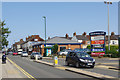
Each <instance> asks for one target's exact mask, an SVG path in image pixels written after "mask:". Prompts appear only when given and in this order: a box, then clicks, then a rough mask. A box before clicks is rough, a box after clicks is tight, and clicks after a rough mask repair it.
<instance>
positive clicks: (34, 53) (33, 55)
mask: <svg viewBox="0 0 120 80" xmlns="http://www.w3.org/2000/svg"><path fill="white" fill-rule="evenodd" d="M36 55H38V60H40V59H42V55H41V54H40V53H39V52H33V53H32V54H31V56H30V58H31V59H35V56H36Z"/></svg>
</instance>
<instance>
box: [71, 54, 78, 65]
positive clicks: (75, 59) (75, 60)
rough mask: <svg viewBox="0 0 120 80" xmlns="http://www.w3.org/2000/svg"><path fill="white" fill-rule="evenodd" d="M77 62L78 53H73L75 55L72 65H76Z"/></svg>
mask: <svg viewBox="0 0 120 80" xmlns="http://www.w3.org/2000/svg"><path fill="white" fill-rule="evenodd" d="M76 62H77V56H76V53H73V55H72V63H73V64H76Z"/></svg>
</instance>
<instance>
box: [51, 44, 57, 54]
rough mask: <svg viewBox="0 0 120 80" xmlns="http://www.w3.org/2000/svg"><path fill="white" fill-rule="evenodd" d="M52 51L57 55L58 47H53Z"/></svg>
mask: <svg viewBox="0 0 120 80" xmlns="http://www.w3.org/2000/svg"><path fill="white" fill-rule="evenodd" d="M52 50H53V54H57V51H58V45H57V44H55V45H54V46H53V47H52Z"/></svg>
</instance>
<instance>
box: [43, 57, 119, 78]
mask: <svg viewBox="0 0 120 80" xmlns="http://www.w3.org/2000/svg"><path fill="white" fill-rule="evenodd" d="M43 61H46V62H51V63H53V62H54V60H51V59H43ZM64 61H65V59H59V65H62V66H65V63H64ZM97 63H101V64H102V63H106V64H105V66H104V65H96V66H95V68H93V69H91V68H80V69H83V70H86V71H91V72H95V73H99V74H103V75H109V76H113V77H116V78H118V75H119V71H118V70H113V69H108V68H107V67H106V65H107V66H109V65H110V66H114V67H118V65H119V60H109V59H107V58H103V59H102V58H101V59H96V64H97ZM108 63H109V64H108ZM112 63H116V64H112ZM65 67H68V66H65ZM70 67H73V68H75V67H74V66H70Z"/></svg>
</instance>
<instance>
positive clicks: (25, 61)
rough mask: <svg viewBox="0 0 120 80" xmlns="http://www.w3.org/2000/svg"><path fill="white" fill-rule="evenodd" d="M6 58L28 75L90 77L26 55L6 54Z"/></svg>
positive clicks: (38, 76) (37, 76)
mask: <svg viewBox="0 0 120 80" xmlns="http://www.w3.org/2000/svg"><path fill="white" fill-rule="evenodd" d="M8 58H9V59H11V60H12V61H13V62H14V63H16V64H17V65H18V66H20V67H21V68H22V69H24V70H25V71H26V72H28V73H29V74H30V75H32V76H33V77H34V78H84V79H85V78H86V79H88V78H91V77H88V76H85V75H81V74H77V73H73V72H68V71H64V70H60V69H57V68H54V67H51V66H48V65H44V64H40V63H36V62H33V60H31V59H29V58H28V57H21V56H12V55H8ZM91 79H92V78H91ZM92 80H93V79H92ZM94 80H98V79H94Z"/></svg>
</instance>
